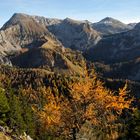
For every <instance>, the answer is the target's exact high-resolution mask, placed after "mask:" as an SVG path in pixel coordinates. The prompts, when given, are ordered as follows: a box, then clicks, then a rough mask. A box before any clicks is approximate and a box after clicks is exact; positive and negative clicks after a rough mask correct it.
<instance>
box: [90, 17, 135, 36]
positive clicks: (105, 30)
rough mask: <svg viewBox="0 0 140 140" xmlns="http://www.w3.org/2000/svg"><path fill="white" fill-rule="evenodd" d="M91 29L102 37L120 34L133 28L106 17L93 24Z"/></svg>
mask: <svg viewBox="0 0 140 140" xmlns="http://www.w3.org/2000/svg"><path fill="white" fill-rule="evenodd" d="M92 27H93V28H94V29H95V30H97V31H98V32H100V33H101V34H103V35H109V34H115V33H120V32H124V31H128V30H130V29H132V28H133V26H131V25H127V24H124V23H122V22H120V21H119V20H116V19H113V18H111V17H106V18H104V19H102V20H101V21H99V22H97V23H93V24H92Z"/></svg>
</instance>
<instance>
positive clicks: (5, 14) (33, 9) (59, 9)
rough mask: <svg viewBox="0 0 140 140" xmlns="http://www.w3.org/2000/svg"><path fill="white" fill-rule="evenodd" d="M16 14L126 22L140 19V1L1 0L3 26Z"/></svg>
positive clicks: (0, 15)
mask: <svg viewBox="0 0 140 140" xmlns="http://www.w3.org/2000/svg"><path fill="white" fill-rule="evenodd" d="M14 13H26V14H31V15H41V16H45V17H51V18H61V19H63V18H66V17H69V18H74V19H79V20H85V19H87V20H89V21H92V22H96V21H99V20H101V19H102V18H104V17H107V16H108V17H113V18H116V19H119V20H121V21H123V22H125V23H130V22H140V0H1V2H0V26H2V25H3V24H4V23H5V22H6V21H7V20H8V19H9V18H10V17H11V16H12V15H13V14H14Z"/></svg>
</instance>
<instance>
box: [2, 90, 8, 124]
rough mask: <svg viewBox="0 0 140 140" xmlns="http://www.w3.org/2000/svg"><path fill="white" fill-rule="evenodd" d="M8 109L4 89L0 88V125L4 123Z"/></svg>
mask: <svg viewBox="0 0 140 140" xmlns="http://www.w3.org/2000/svg"><path fill="white" fill-rule="evenodd" d="M9 111H10V107H9V104H8V100H7V97H6V95H5V90H4V89H3V88H0V125H6V124H5V123H6V121H7V114H8V112H9Z"/></svg>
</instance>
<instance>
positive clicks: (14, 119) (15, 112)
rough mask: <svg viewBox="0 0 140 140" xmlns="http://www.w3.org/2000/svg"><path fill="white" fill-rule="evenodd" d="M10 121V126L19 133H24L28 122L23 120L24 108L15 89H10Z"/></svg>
mask: <svg viewBox="0 0 140 140" xmlns="http://www.w3.org/2000/svg"><path fill="white" fill-rule="evenodd" d="M9 106H10V113H9V121H8V123H9V124H8V126H9V127H10V128H11V129H13V130H14V131H15V132H16V133H17V134H22V133H23V132H25V131H26V124H25V122H24V120H23V116H22V113H23V110H22V107H21V102H20V100H19V97H17V96H16V94H15V93H14V91H13V90H10V91H9Z"/></svg>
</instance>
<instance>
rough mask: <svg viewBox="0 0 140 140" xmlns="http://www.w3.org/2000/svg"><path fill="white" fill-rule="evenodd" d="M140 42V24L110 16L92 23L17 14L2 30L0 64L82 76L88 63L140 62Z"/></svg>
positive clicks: (0, 30) (0, 36) (0, 35)
mask: <svg viewBox="0 0 140 140" xmlns="http://www.w3.org/2000/svg"><path fill="white" fill-rule="evenodd" d="M139 42H140V23H138V24H136V23H131V24H124V23H122V22H120V21H118V20H116V19H113V18H110V17H107V18H104V19H103V20H101V21H99V22H97V23H91V22H89V21H87V20H85V21H78V20H73V19H70V18H66V19H64V20H61V19H55V18H54V19H51V18H45V17H41V16H31V15H27V14H22V13H15V14H14V15H13V16H12V17H11V18H10V19H9V21H7V22H6V23H5V24H4V25H3V27H2V28H1V29H0V62H1V64H2V63H4V64H8V65H15V66H18V67H23V68H44V69H46V70H49V71H51V72H58V73H61V72H62V73H65V72H66V73H71V74H73V73H78V74H82V73H83V71H84V68H85V66H86V63H88V62H89V61H91V62H94V63H96V62H97V63H98V64H99V63H102V64H103V63H104V64H105V65H112V64H116V63H122V64H126V63H128V64H130V63H129V62H130V61H134V63H135V62H137V63H138V62H139V61H138V60H139V56H140V43H139ZM82 53H83V55H84V56H85V58H86V59H87V62H86V60H85V58H84V57H83V56H82ZM125 62H126V63H125ZM138 65H139V63H138V64H137V65H134V67H138ZM98 66H99V65H98ZM124 66H125V65H124ZM99 67H100V66H99ZM116 67H117V65H116ZM117 68H119V70H120V67H117ZM117 68H116V69H117ZM133 71H134V70H133ZM131 73H132V75H133V72H131ZM138 79H140V78H138Z"/></svg>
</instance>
